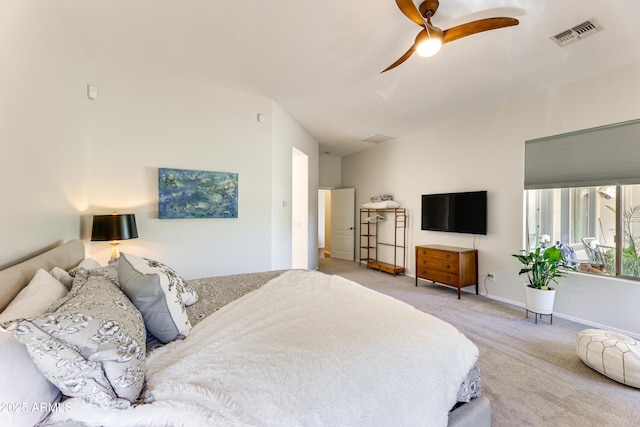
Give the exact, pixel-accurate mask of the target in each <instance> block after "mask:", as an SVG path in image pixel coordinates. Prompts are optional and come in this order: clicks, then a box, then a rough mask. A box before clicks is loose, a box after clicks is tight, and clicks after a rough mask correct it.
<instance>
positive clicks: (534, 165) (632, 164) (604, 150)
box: [524, 119, 640, 189]
mask: <svg viewBox="0 0 640 427" xmlns="http://www.w3.org/2000/svg"><path fill="white" fill-rule="evenodd" d="M524 151H525V167H524V188H525V189H537V188H563V187H593V186H599V185H621V184H640V119H639V120H632V121H628V122H623V123H616V124H613V125H608V126H601V127H597V128H592V129H585V130H581V131H578V132H571V133H566V134H562V135H556V136H550V137H546V138H540V139H533V140H530V141H525V150H524Z"/></svg>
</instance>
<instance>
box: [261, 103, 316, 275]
mask: <svg viewBox="0 0 640 427" xmlns="http://www.w3.org/2000/svg"><path fill="white" fill-rule="evenodd" d="M273 121H274V124H273V172H272V173H273V185H272V190H273V197H272V215H273V242H272V248H273V250H272V268H273V269H286V268H291V265H292V264H291V260H292V253H291V238H292V232H291V221H292V215H291V200H292V182H291V179H292V178H291V177H292V167H291V166H292V153H291V148H292V147H295V148H296V149H298V150H299V151H301V152H302V153H304V154H306V155H307V156H308V157H309V182H308V185H309V191H308V194H309V197H308V198H309V206H308V212H309V221H308V224H309V228H308V244H309V246H308V258H309V263H308V265H309V268H310V269H316V268H317V267H318V199H317V197H316V193H317V192H318V174H319V172H318V158H319V155H318V142H317V141H316V140H315V139H314V138H313V137H312V136H311V135H310V134H309V133H308V132H307V131H305V130H304V129H303V128H302V127H301V126H300V125H298V124H297V123H296V122H295V121H294V120H293V119H292V118H291V116H289V115H288V114H287V113H286V112H285V111H284V110H283V109H282V108H281V107H280V106H279V105H277V104H276V103H273ZM285 205H286V206H285Z"/></svg>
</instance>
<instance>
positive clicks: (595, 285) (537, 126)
mask: <svg viewBox="0 0 640 427" xmlns="http://www.w3.org/2000/svg"><path fill="white" fill-rule="evenodd" d="M639 117H640V63H635V64H631V65H628V66H626V67H623V68H620V69H618V70H615V71H613V72H610V73H607V74H604V75H600V76H596V77H594V78H590V79H585V80H583V81H580V82H577V83H575V84H572V85H568V86H565V87H562V88H560V89H558V90H556V91H553V92H550V93H547V94H545V95H541V96H536V97H533V98H530V99H527V100H525V101H523V102H520V103H517V104H514V105H509V106H505V107H503V108H499V109H495V110H491V111H488V112H484V113H481V114H476V115H473V116H471V117H468V118H466V119H464V120H460V121H457V122H454V123H449V124H447V125H443V126H439V127H436V128H433V129H429V130H427V131H424V132H421V133H419V134H416V135H412V136H409V137H406V138H400V139H397V140H393V141H389V142H387V143H386V144H383V145H381V146H379V147H376V148H372V149H370V150H367V151H365V152H362V153H358V154H355V155H352V156H349V157H345V158H343V159H342V185H343V186H344V187H352V186H353V187H356V189H357V190H356V195H357V198H358V202H357V204H358V205H360V204H362V203H363V202H364V201H366V199H368V198H369V197H370V196H371V195H374V194H379V193H382V192H388V193H391V194H393V195H394V196H395V199H396V200H397V201H399V202H400V203H401V204H402V206H403V207H406V208H408V210H409V215H410V216H411V217H410V221H409V223H410V232H409V241H408V247H409V248H413V247H414V246H415V245H419V244H429V243H439V244H449V245H456V246H465V247H476V248H477V249H478V250H479V264H480V265H479V269H480V282H481V284H482V283H484V276H485V275H486V273H487V272H489V271H492V272H495V273H496V281H495V282H486V283H487V287H488V289H487V290H488V292H489V294H490V296H491V297H493V298H496V299H501V300H505V301H509V302H514V303H517V304H522V303H523V302H524V295H523V292H522V286H521V284H522V283H523V279H522V278H521V277H519V276H518V274H517V273H518V271H519V265H518V263H517V261H516V260H515V259H514V258H513V257H511V256H510V255H511V254H513V253H516V252H517V251H518V250H519V249H521V248H522V247H523V245H522V241H523V211H522V205H523V179H524V178H523V177H524V141H525V140H528V139H533V138H539V137H543V136H549V135H555V134H559V133H564V132H570V131H574V130H579V129H585V128H590V127H595V126H600V125H605V124H610V123H616V122H621V121H625V120H631V119H637V118H639ZM639 160H640V159H639ZM473 190H487V191H488V214H489V220H488V234H487V236H476V237H475V238H474V237H473V236H472V235H468V234H455V233H442V232H429V231H421V230H420V219H419V215H420V196H421V194H426V193H437V192H450V191H473ZM408 266H409V269H408V270H409V271H408V274H409V275H414V274H415V268H414V267H415V252H414V251H413V250H412V249H410V250H409V257H408ZM467 290H471V287H470V288H467ZM481 290H483V291H484V287H482V286H481ZM556 295H557V296H556V307H555V311H556V312H557V313H559V314H561V315H564V316H565V317H572V318H575V319H582V320H584V321H588V322H591V324H597V325H604V326H607V327H612V328H615V329H619V330H621V331H625V332H629V333H633V334H635V335H640V323H638V321H637V314H636V310H637V301H639V300H640V283H638V282H631V281H625V280H613V279H607V278H602V277H597V276H587V275H583V274H575V275H572V277H570V278H567V279H566V280H563V281H562V282H561V283H560V285H559V286H558V292H557V294H556ZM452 304H455V301H452Z"/></svg>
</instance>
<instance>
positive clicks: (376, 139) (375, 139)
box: [363, 133, 393, 144]
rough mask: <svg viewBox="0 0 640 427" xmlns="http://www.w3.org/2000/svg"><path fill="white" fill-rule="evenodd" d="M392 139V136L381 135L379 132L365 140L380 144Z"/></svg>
mask: <svg viewBox="0 0 640 427" xmlns="http://www.w3.org/2000/svg"><path fill="white" fill-rule="evenodd" d="M390 139H393V137H392V136H386V135H379V134H377V133H376V134H375V135H371V136H369V137H367V138H365V139H363V141H364V142H372V143H374V144H380V143H383V142H385V141H388V140H390Z"/></svg>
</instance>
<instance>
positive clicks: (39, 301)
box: [0, 269, 68, 323]
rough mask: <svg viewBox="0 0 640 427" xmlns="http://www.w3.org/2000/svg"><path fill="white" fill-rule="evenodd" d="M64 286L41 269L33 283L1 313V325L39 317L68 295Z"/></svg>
mask: <svg viewBox="0 0 640 427" xmlns="http://www.w3.org/2000/svg"><path fill="white" fill-rule="evenodd" d="M67 292H68V290H67V288H65V287H64V285H63V284H62V283H60V282H58V281H57V280H56V279H54V278H53V277H52V276H51V275H50V274H49V273H47V272H46V271H45V270H43V269H39V270H38V271H37V272H36V274H35V276H33V279H31V282H29V284H28V285H27V286H25V287H24V289H22V290H21V291H20V293H19V294H18V295H16V297H15V298H14V299H13V301H11V303H10V304H9V305H8V306H7V308H5V309H4V311H3V312H2V313H0V323H5V322H9V321H11V320H16V319H22V318H25V317H33V316H39V315H41V314H42V313H44V312H45V311H47V308H49V306H50V305H51V304H53V303H54V302H55V301H56V300H59V299H60V298H62V297H63V296H65V295H66V294H67Z"/></svg>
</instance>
